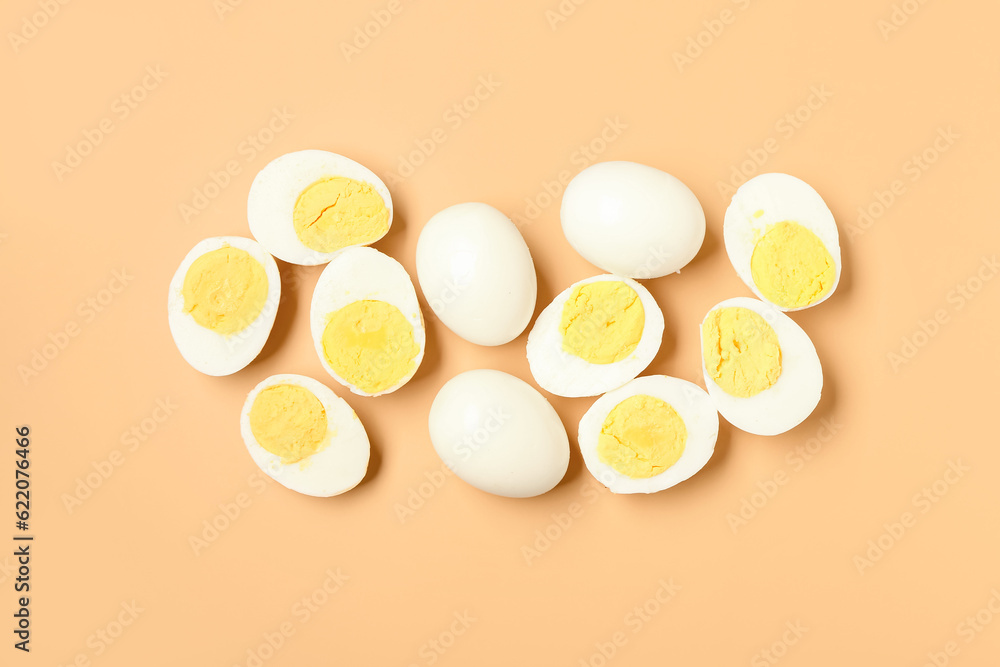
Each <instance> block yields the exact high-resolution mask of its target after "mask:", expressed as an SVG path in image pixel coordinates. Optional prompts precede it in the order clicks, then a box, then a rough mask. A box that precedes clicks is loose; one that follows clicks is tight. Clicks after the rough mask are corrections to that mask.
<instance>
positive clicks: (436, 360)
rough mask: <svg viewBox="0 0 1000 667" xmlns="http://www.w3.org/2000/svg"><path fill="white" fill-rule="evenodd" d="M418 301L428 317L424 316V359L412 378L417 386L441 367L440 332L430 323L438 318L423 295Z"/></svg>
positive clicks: (411, 380)
mask: <svg viewBox="0 0 1000 667" xmlns="http://www.w3.org/2000/svg"><path fill="white" fill-rule="evenodd" d="M418 299H419V301H420V308H421V309H422V312H423V313H426V315H425V316H424V358H423V359H422V360H421V361H420V366H419V367H418V368H417V372H416V373H414V374H413V377H412V378H410V382H412V383H417V384H419V383H420V382H422V381H423V380H425V379H426V378H427V376H428V375H430V374H431V373H433V372H434V371H435V370H436V369H437V368H438V366H440V365H441V347H440V345H439V342H440V338H439V335H438V334H439V332H438V331H437V327H436V325H433V323H432V322H431V321H430V318H431V317H437V315H435V314H434V311H433V310H431V308H430V305H428V303H427V301H426V300H425V299H424V297H423V295H422V294H421V295H420V296H419V297H418ZM407 384H409V383H407Z"/></svg>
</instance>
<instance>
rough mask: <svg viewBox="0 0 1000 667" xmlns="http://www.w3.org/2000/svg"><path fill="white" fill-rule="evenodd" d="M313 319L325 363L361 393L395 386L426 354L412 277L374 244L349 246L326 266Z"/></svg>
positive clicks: (406, 379) (390, 389)
mask: <svg viewBox="0 0 1000 667" xmlns="http://www.w3.org/2000/svg"><path fill="white" fill-rule="evenodd" d="M309 321H310V327H311V330H312V337H313V343H314V344H315V346H316V352H317V354H319V359H320V362H321V363H322V364H323V368H325V369H326V371H327V372H328V373H329V374H330V375H332V376H333V378H334V379H335V380H336V381H337V382H339V383H340V384H342V385H344V386H345V387H347V388H348V389H350V390H351V391H352V392H354V393H355V394H359V395H361V396H380V395H382V394H387V393H390V392H393V391H396V390H397V389H399V388H400V387H402V386H403V385H404V384H406V383H407V382H409V380H410V378H412V377H413V374H414V373H416V372H417V367H418V366H420V362H421V360H423V358H424V345H425V341H426V339H425V333H424V319H423V315H422V314H421V313H420V304H419V303H417V293H416V292H415V291H414V289H413V283H412V282H410V276H409V275H408V274H407V273H406V269H404V268H403V267H402V265H400V263H399V262H397V261H396V260H394V259H393V258H391V257H389V256H388V255H383V254H382V253H380V252H379V251H378V250H375V249H373V248H364V247H354V248H347V249H345V250H343V251H341V252H340V253H339V254H338V255H337V256H336V257H334V259H333V260H332V261H331V262H330V263H329V264H328V265H327V267H326V268H325V269H323V273H322V274H321V275H320V277H319V281H318V282H317V283H316V290H315V291H314V292H313V298H312V308H311V310H310V315H309Z"/></svg>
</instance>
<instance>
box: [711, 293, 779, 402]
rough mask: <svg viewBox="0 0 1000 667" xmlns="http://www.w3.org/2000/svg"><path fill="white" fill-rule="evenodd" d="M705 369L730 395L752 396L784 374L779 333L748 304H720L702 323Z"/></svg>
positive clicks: (739, 396)
mask: <svg viewBox="0 0 1000 667" xmlns="http://www.w3.org/2000/svg"><path fill="white" fill-rule="evenodd" d="M701 337H702V355H703V357H704V359H705V370H707V371H708V374H709V377H711V378H712V381H714V382H715V384H717V385H719V387H721V388H722V390H723V391H725V392H726V393H727V394H729V395H730V396H736V397H738V398H750V397H751V396H756V395H757V394H759V393H760V392H762V391H764V390H765V389H767V388H769V387H770V386H771V385H773V384H774V383H775V382H777V381H778V378H779V377H780V376H781V347H780V346H779V345H778V335H777V334H776V333H774V329H773V328H771V325H770V324H768V323H767V322H766V321H765V320H764V318H763V317H761V316H760V314H758V313H755V312H754V311H752V310H750V309H749V308H732V307H730V308H719V309H718V310H713V311H712V312H711V313H709V314H708V317H707V318H705V322H704V323H703V324H702V326H701Z"/></svg>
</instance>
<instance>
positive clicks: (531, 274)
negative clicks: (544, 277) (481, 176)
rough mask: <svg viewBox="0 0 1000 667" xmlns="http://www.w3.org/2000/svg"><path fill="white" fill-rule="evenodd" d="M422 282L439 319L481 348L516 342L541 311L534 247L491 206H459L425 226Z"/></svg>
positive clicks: (420, 261) (420, 251)
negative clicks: (538, 300)
mask: <svg viewBox="0 0 1000 667" xmlns="http://www.w3.org/2000/svg"><path fill="white" fill-rule="evenodd" d="M417 279H418V280H419V282H420V289H421V290H422V291H423V293H424V298H426V299H427V302H428V303H429V304H430V307H431V310H433V311H434V314H435V315H437V316H438V317H439V318H441V321H442V322H444V324H445V326H447V327H448V328H449V329H451V330H452V331H454V332H455V333H456V334H458V335H459V336H461V337H462V338H464V339H465V340H467V341H469V342H471V343H475V344H477V345H488V346H494V345H503V344H504V343H509V342H510V341H512V340H514V339H515V338H517V337H518V336H520V335H521V333H522V332H523V331H524V329H525V327H527V326H528V323H529V322H530V321H531V316H532V314H533V313H534V310H535V299H536V296H537V292H538V288H537V280H536V276H535V265H534V263H533V262H532V260H531V253H530V252H529V251H528V246H527V244H526V243H525V242H524V238H522V236H521V233H520V232H519V231H518V229H517V227H516V226H515V225H514V223H513V222H511V220H510V219H509V218H508V217H507V216H505V215H504V214H503V213H501V212H500V211H498V210H497V209H495V208H493V207H492V206H489V205H488V204H480V203H466V204H456V205H455V206H450V207H448V208H446V209H444V210H443V211H441V212H439V213H437V214H436V215H435V216H434V217H432V218H431V219H430V220H429V221H428V222H427V224H426V225H424V228H423V230H421V232H420V238H419V239H418V240H417Z"/></svg>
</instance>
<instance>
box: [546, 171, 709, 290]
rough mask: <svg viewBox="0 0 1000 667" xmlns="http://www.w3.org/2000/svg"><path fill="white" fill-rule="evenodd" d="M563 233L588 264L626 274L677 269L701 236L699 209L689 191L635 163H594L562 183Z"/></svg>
mask: <svg viewBox="0 0 1000 667" xmlns="http://www.w3.org/2000/svg"><path fill="white" fill-rule="evenodd" d="M559 215H560V218H561V220H562V228H563V233H564V234H565V235H566V239H567V240H568V241H569V243H570V245H572V246H573V248H575V249H576V251H577V252H578V253H580V255H581V256H582V257H583V258H584V259H586V260H587V261H588V262H590V263H591V264H593V265H594V266H597V267H599V268H601V269H603V270H605V271H607V272H608V273H613V274H615V275H619V276H625V277H628V278H637V279H640V280H641V279H645V278H658V277H660V276H665V275H667V274H670V273H676V272H677V271H680V270H681V269H682V268H683V267H684V266H685V265H686V264H687V263H688V262H690V261H691V260H692V259H694V257H695V255H697V254H698V250H699V249H700V248H701V244H702V242H703V241H704V240H705V211H704V210H703V209H702V207H701V204H700V203H699V202H698V198H697V197H696V196H695V194H694V193H693V192H691V189H690V188H689V187H688V186H686V185H684V183H682V182H681V181H680V180H678V179H677V178H675V177H674V176H671V175H670V174H668V173H667V172H665V171H660V170H659V169H655V168H653V167H649V166H646V165H643V164H637V163H635V162H599V163H597V164H595V165H592V166H590V167H587V168H586V169H584V170H583V171H581V172H580V173H579V174H577V175H576V176H575V177H574V178H573V180H571V181H570V182H569V185H567V186H566V191H565V192H564V193H563V199H562V208H561V210H560V213H559Z"/></svg>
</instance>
